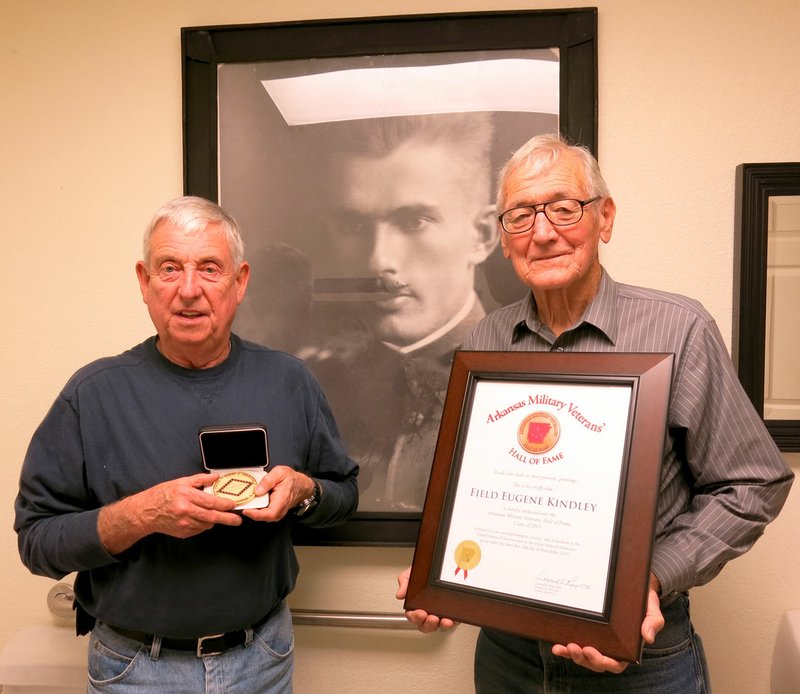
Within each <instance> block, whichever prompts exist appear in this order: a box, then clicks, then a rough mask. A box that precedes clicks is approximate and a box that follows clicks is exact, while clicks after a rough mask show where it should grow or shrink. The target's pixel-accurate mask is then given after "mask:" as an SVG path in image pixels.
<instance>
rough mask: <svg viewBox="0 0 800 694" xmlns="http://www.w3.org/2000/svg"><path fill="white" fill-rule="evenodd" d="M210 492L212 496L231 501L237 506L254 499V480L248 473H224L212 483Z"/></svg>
mask: <svg viewBox="0 0 800 694" xmlns="http://www.w3.org/2000/svg"><path fill="white" fill-rule="evenodd" d="M212 491H213V492H214V496H219V497H222V498H223V499H233V500H234V501H235V502H236V505H237V506H238V505H239V504H244V503H247V502H248V501H250V499H253V498H255V495H256V478H255V477H253V476H252V475H251V474H250V473H249V472H241V471H238V472H226V473H225V474H224V475H220V477H219V479H218V480H217V481H216V482H214V486H213V487H212Z"/></svg>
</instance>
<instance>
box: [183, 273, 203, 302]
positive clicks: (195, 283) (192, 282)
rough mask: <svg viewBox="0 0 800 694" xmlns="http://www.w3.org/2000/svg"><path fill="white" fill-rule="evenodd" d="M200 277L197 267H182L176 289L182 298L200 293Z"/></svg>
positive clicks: (191, 297)
mask: <svg viewBox="0 0 800 694" xmlns="http://www.w3.org/2000/svg"><path fill="white" fill-rule="evenodd" d="M199 280H200V277H199V275H198V271H197V268H193V267H184V268H183V271H182V272H181V278H180V284H179V285H178V291H179V292H180V295H181V296H182V297H184V298H188V299H193V298H195V297H196V296H198V294H199V293H200V282H199Z"/></svg>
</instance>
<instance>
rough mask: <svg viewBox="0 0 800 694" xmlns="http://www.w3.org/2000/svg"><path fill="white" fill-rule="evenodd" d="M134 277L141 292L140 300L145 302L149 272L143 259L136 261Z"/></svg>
mask: <svg viewBox="0 0 800 694" xmlns="http://www.w3.org/2000/svg"><path fill="white" fill-rule="evenodd" d="M136 278H137V279H138V280H139V291H141V292H142V301H144V303H147V297H148V294H149V291H150V273H149V272H148V271H147V266H145V264H144V261H143V260H140V261H138V262H137V263H136Z"/></svg>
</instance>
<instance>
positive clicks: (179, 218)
mask: <svg viewBox="0 0 800 694" xmlns="http://www.w3.org/2000/svg"><path fill="white" fill-rule="evenodd" d="M162 222H168V223H169V224H172V225H173V226H176V227H178V228H179V229H183V230H184V231H187V232H190V233H192V232H197V231H201V230H203V229H205V227H207V226H208V225H209V224H219V225H220V228H221V229H222V232H223V233H224V234H225V238H226V239H227V241H228V248H229V249H230V252H231V259H232V260H233V266H234V267H235V268H238V267H239V266H240V265H241V264H242V262H243V261H244V242H243V241H242V232H241V230H240V229H239V224H238V223H237V221H236V220H235V219H234V218H233V217H232V216H231V215H230V214H228V213H227V212H226V211H225V210H223V209H222V208H221V207H220V206H219V205H217V204H216V203H214V202H211V201H210V200H206V199H205V198H200V197H196V196H193V195H187V196H184V197H180V198H175V199H174V200H170V201H169V202H168V203H166V204H165V205H163V206H162V207H161V208H160V209H158V210H157V211H156V213H155V214H154V215H153V218H152V219H151V220H150V223H149V224H148V225H147V228H146V229H145V230H144V244H143V246H144V248H143V252H144V262H145V264H146V265H149V264H150V240H151V238H152V236H153V232H154V231H155V230H156V227H158V225H159V224H161V223H162Z"/></svg>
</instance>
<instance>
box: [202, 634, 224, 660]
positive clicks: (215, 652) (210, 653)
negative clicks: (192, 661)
mask: <svg viewBox="0 0 800 694" xmlns="http://www.w3.org/2000/svg"><path fill="white" fill-rule="evenodd" d="M223 636H225V634H210V635H209V636H201V637H200V638H199V639H197V657H198V658H204V657H205V656H208V655H220V654H221V653H222V651H211V652H208V653H205V652H203V644H204V643H205V642H206V641H208V640H209V639H219V638H222V637H223Z"/></svg>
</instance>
